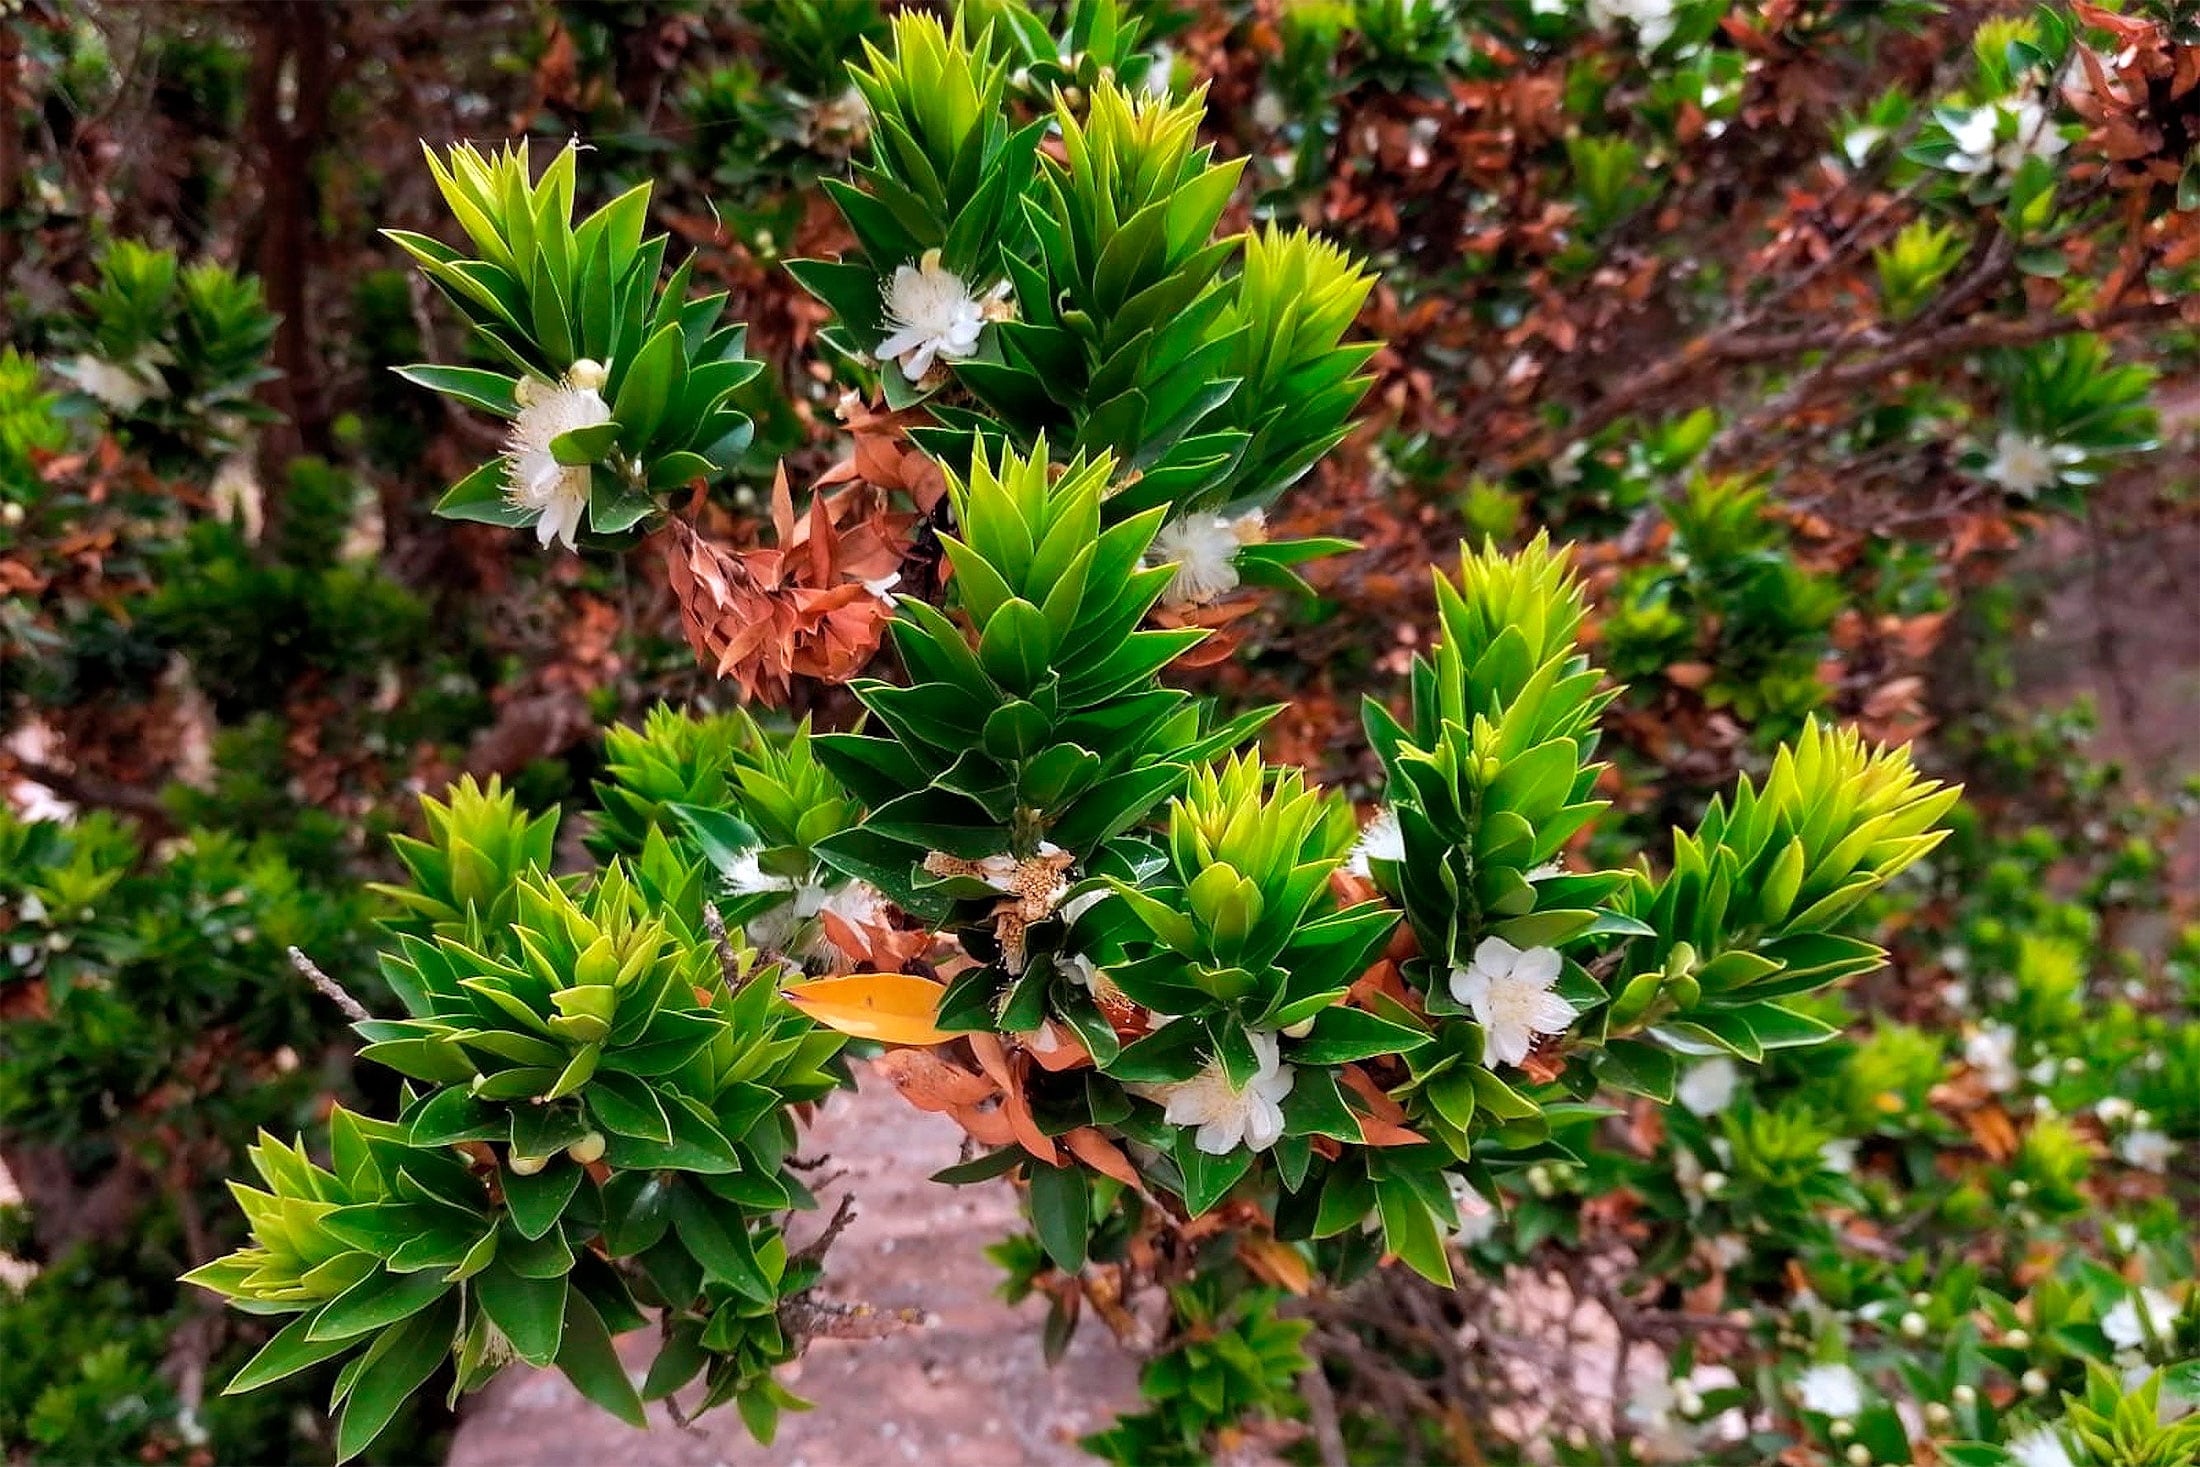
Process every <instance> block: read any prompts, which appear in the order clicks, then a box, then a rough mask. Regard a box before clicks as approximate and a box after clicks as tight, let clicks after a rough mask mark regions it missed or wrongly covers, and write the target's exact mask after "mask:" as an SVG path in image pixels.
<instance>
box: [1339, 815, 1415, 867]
mask: <svg viewBox="0 0 2200 1467" xmlns="http://www.w3.org/2000/svg"><path fill="white" fill-rule="evenodd" d="M1405 858H1406V838H1405V834H1404V832H1403V831H1401V830H1399V829H1398V812H1397V811H1396V810H1393V809H1392V808H1391V807H1390V806H1388V805H1385V806H1383V807H1382V808H1381V809H1380V810H1377V811H1376V812H1375V813H1374V814H1373V815H1370V816H1369V817H1368V819H1367V824H1365V825H1363V826H1361V827H1360V838H1359V839H1358V840H1357V841H1355V842H1353V845H1352V854H1351V856H1350V857H1349V858H1347V859H1346V861H1345V863H1344V869H1345V870H1347V871H1349V872H1351V873H1352V874H1353V875H1354V876H1366V875H1369V874H1370V872H1369V870H1368V864H1367V863H1368V862H1370V861H1403V860H1404V859H1405Z"/></svg>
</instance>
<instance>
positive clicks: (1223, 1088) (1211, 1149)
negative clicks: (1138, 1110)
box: [1131, 1030, 1296, 1156]
mask: <svg viewBox="0 0 2200 1467" xmlns="http://www.w3.org/2000/svg"><path fill="white" fill-rule="evenodd" d="M1249 1037H1250V1038H1251V1039H1252V1041H1253V1053H1254V1054H1255V1055H1256V1056H1258V1058H1259V1060H1260V1068H1259V1069H1258V1070H1257V1071H1255V1072H1254V1074H1253V1077H1252V1078H1251V1079H1250V1080H1248V1081H1246V1082H1245V1088H1244V1089H1242V1090H1240V1089H1237V1088H1236V1087H1235V1086H1233V1085H1231V1083H1230V1077H1229V1076H1228V1075H1227V1074H1225V1073H1224V1072H1223V1068H1222V1062H1221V1061H1220V1060H1210V1061H1209V1062H1208V1064H1207V1067H1206V1068H1205V1069H1203V1070H1201V1071H1200V1072H1199V1073H1198V1074H1196V1075H1194V1076H1192V1078H1191V1079H1189V1080H1177V1081H1174V1082H1171V1083H1169V1084H1162V1085H1134V1086H1132V1087H1131V1089H1132V1090H1133V1092H1134V1093H1136V1094H1138V1095H1142V1096H1144V1097H1145V1098H1146V1099H1148V1100H1153V1101H1158V1102H1160V1105H1161V1108H1162V1114H1163V1116H1164V1118H1165V1119H1167V1121H1168V1122H1169V1124H1170V1125H1172V1126H1197V1127H1198V1128H1199V1130H1198V1132H1197V1134H1195V1135H1194V1136H1193V1137H1192V1144H1193V1145H1195V1146H1197V1147H1198V1148H1199V1149H1200V1150H1201V1151H1204V1152H1206V1153H1207V1154H1208V1155H1209V1156H1222V1155H1225V1154H1227V1153H1229V1152H1231V1151H1234V1150H1236V1149H1237V1148H1238V1146H1239V1145H1241V1144H1242V1145H1244V1146H1245V1147H1247V1148H1248V1149H1250V1150H1253V1151H1266V1150H1267V1149H1268V1148H1269V1147H1271V1146H1273V1145H1275V1144H1276V1142H1277V1141H1279V1140H1281V1139H1282V1137H1283V1099H1284V1097H1285V1096H1287V1095H1289V1094H1290V1093H1291V1085H1292V1082H1293V1080H1294V1079H1295V1078H1296V1076H1295V1073H1294V1071H1293V1070H1292V1067H1291V1066H1290V1065H1287V1064H1285V1063H1283V1058H1282V1055H1281V1052H1280V1051H1279V1050H1278V1048H1277V1045H1276V1036H1275V1035H1273V1034H1263V1033H1261V1032H1259V1031H1257V1030H1256V1031H1254V1032H1253V1033H1252V1034H1251V1035H1250V1036H1249Z"/></svg>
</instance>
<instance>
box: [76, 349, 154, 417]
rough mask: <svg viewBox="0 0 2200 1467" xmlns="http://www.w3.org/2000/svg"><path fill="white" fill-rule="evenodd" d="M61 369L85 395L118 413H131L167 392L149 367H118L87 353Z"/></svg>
mask: <svg viewBox="0 0 2200 1467" xmlns="http://www.w3.org/2000/svg"><path fill="white" fill-rule="evenodd" d="M60 370H61V375H62V376H64V377H67V378H68V379H69V380H70V381H71V382H74V383H75V384H76V385H77V387H78V388H79V389H80V390H82V391H83V392H84V393H86V394H87V395H89V396H91V397H94V398H97V399H98V400H99V401H100V402H101V403H102V404H104V405H105V406H107V407H109V408H111V409H113V410H114V411H115V412H118V413H134V412H136V411H137V410H138V409H139V408H141V407H143V406H145V404H146V403H147V402H149V401H151V400H152V399H153V398H156V397H163V396H166V395H167V391H168V389H167V387H166V385H165V384H163V383H162V381H161V380H160V375H159V374H158V373H157V372H154V371H152V370H151V369H150V368H148V367H145V366H142V365H131V366H117V365H116V364H115V363H113V362H110V361H107V360H106V359H105V358H103V357H96V356H93V355H92V354H91V353H89V352H86V353H85V354H84V355H82V356H79V357H76V358H75V359H73V360H71V361H69V362H66V363H64V364H63V365H62V367H61V369H60Z"/></svg>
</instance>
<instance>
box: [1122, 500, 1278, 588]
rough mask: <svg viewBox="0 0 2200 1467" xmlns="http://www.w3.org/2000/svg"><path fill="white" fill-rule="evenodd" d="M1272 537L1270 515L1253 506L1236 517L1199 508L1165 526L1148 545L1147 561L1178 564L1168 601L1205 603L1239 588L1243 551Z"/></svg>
mask: <svg viewBox="0 0 2200 1467" xmlns="http://www.w3.org/2000/svg"><path fill="white" fill-rule="evenodd" d="M1267 538H1268V517H1267V516H1266V515H1264V514H1262V513H1261V512H1260V511H1259V510H1257V509H1255V510H1248V511H1247V512H1246V513H1244V514H1242V515H1239V516H1238V517H1237V518H1236V519H1234V520H1233V519H1225V518H1224V517H1223V516H1221V515H1218V514H1207V513H1204V512H1202V511H1197V510H1195V511H1193V512H1191V513H1189V514H1183V515H1179V516H1177V518H1175V519H1173V520H1171V521H1170V522H1169V523H1167V524H1165V525H1163V526H1162V527H1161V530H1160V532H1159V533H1158V534H1156V535H1155V536H1154V537H1153V544H1152V545H1150V546H1148V547H1147V548H1146V564H1148V565H1173V566H1175V567H1176V576H1175V578H1174V579H1172V580H1171V581H1170V582H1169V588H1168V589H1167V590H1166V591H1163V592H1162V593H1161V604H1162V605H1164V606H1171V607H1176V606H1205V605H1207V604H1208V603H1209V602H1212V601H1219V600H1221V599H1222V598H1223V597H1224V596H1227V595H1229V594H1230V593H1231V592H1232V591H1235V590H1236V589H1237V588H1238V565H1237V557H1238V552H1239V551H1240V550H1242V549H1244V548H1245V547H1246V546H1248V545H1257V544H1259V543H1260V542H1261V541H1263V540H1265V539H1267Z"/></svg>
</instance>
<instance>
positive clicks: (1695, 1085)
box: [1673, 1055, 1742, 1116]
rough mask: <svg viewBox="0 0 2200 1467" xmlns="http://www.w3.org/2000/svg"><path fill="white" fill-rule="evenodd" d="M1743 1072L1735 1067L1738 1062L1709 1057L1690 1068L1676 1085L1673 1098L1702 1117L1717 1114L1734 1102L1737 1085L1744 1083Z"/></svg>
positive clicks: (1721, 1057)
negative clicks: (1742, 1081)
mask: <svg viewBox="0 0 2200 1467" xmlns="http://www.w3.org/2000/svg"><path fill="white" fill-rule="evenodd" d="M1741 1078H1742V1074H1741V1071H1739V1070H1737V1069H1736V1068H1734V1061H1732V1060H1730V1059H1728V1058H1726V1057H1725V1056H1724V1055H1721V1056H1720V1057H1718V1058H1717V1059H1707V1060H1705V1061H1704V1062H1703V1063H1702V1064H1700V1065H1694V1066H1691V1067H1690V1068H1689V1071H1688V1073H1687V1074H1685V1075H1683V1076H1682V1077H1681V1082H1680V1084H1678V1085H1676V1086H1674V1087H1673V1098H1674V1099H1675V1100H1678V1101H1679V1102H1680V1103H1681V1104H1682V1105H1685V1106H1687V1107H1688V1109H1689V1111H1690V1112H1691V1113H1692V1114H1695V1115H1699V1116H1709V1115H1717V1114H1718V1113H1719V1112H1720V1111H1723V1110H1725V1109H1726V1108H1727V1107H1728V1106H1729V1105H1732V1104H1733V1103H1734V1087H1735V1086H1736V1085H1737V1084H1739V1083H1740V1081H1741Z"/></svg>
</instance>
